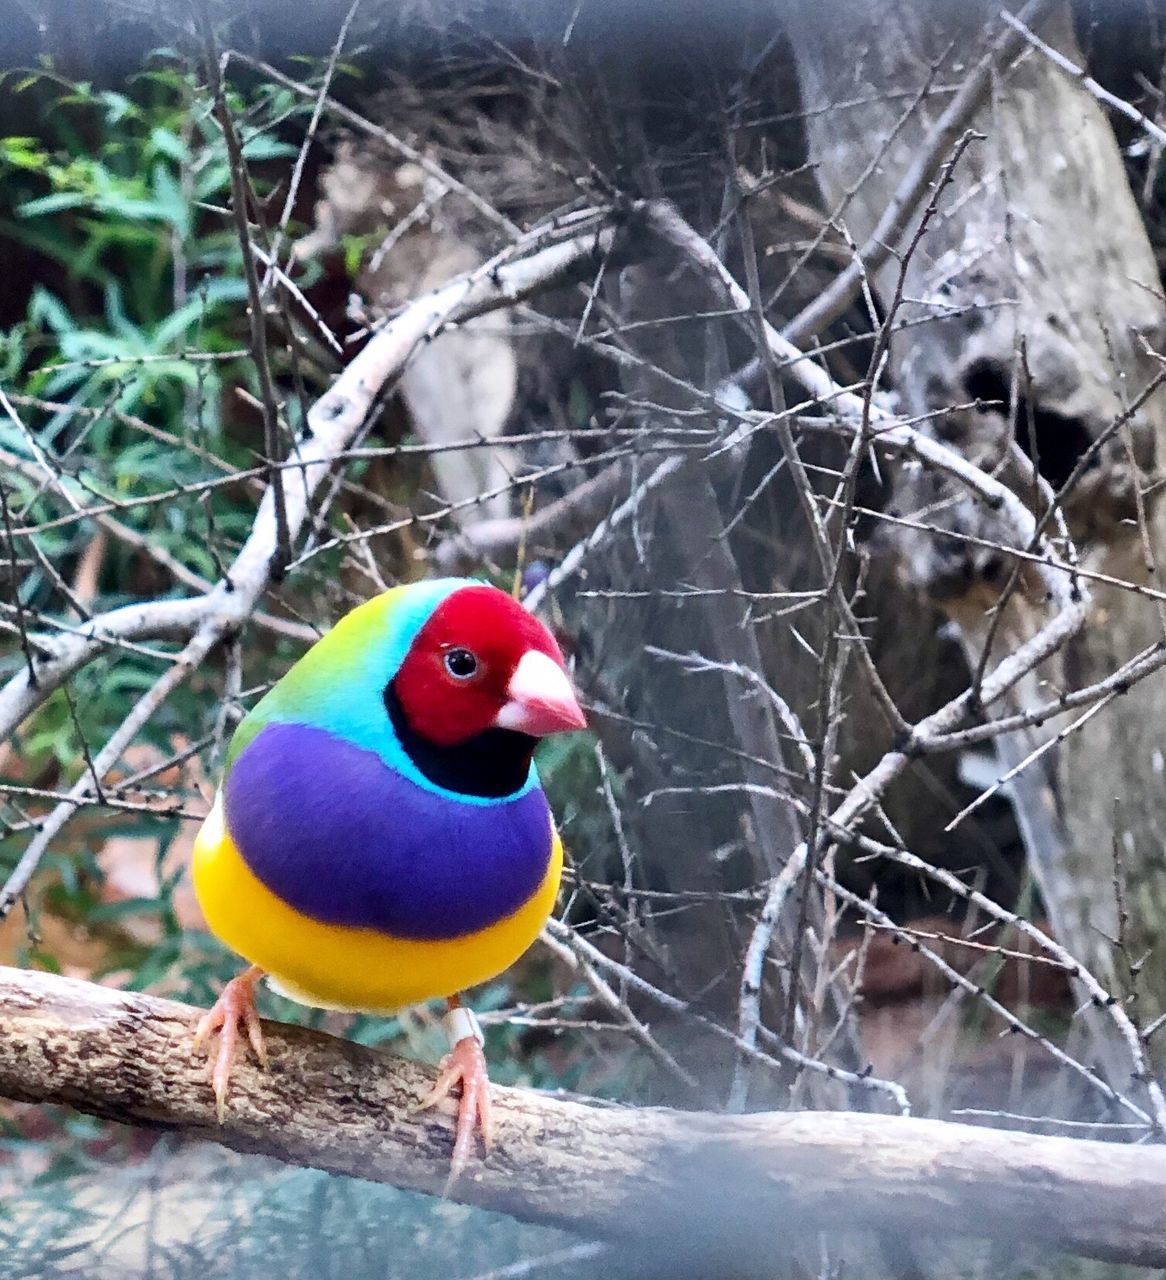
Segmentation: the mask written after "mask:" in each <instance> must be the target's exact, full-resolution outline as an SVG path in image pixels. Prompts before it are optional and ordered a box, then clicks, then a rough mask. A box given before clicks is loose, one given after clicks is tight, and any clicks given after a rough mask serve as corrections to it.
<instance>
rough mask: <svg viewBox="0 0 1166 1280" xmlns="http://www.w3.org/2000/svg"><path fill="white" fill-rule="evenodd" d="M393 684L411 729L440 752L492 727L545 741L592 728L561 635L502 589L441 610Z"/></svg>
mask: <svg viewBox="0 0 1166 1280" xmlns="http://www.w3.org/2000/svg"><path fill="white" fill-rule="evenodd" d="M393 687H394V689H395V691H396V694H397V698H398V700H399V702H400V704H401V708H402V710H403V711H404V713H405V716H406V718H407V719H408V721H409V725H410V727H411V728H412V729H413V730H414V732H416V733H418V734H420V735H421V737H423V738H425V739H426V740H427V741H428V742H430V743H432V744H433V745H434V746H439V747H452V746H457V745H458V744H460V743H462V742H466V741H468V740H469V739H470V738H473V737H475V736H476V735H477V734H479V733H483V732H484V731H485V730H487V729H513V730H516V731H517V732H519V733H525V734H529V735H530V736H531V737H534V738H542V737H546V736H547V735H548V734H551V733H561V732H563V731H565V730H568V729H582V728H584V727H585V726H586V724H587V721H586V718H585V717H584V715H583V712H582V710H581V709H580V707H579V702H578V699H577V698H576V697H575V693H574V690H573V689H572V688H571V682H570V680H569V679H568V677H567V670H566V665H565V663H564V661H563V654H562V651H561V650H560V649H559V646H558V644H557V643H556V642H555V638H554V636H552V635H551V633H550V632H549V631H548V630H547V629H546V627H544V626H543V624H542V623H541V622H539V620H538V619H537V618H535V617H534V616H533V615H532V614H530V613H528V612H527V611H526V610H525V609H524V608H523V607H522V605H520V604H519V603H518V601H517V600H512V599H511V598H510V596H508V595H506V593H505V592H503V591H499V590H498V589H497V588H496V587H487V586H481V587H477V586H474V587H462V588H461V589H460V590H458V591H455V592H454V593H453V595H451V596H449V597H447V598H446V599H445V600H444V601H443V602H442V603H441V604H440V605H438V607H437V608H436V609H435V610H434V612H433V616H432V617H431V618H430V619H429V621H428V622H427V623H426V624H425V625H424V626H423V627H422V628H421V631H420V632H419V634H418V636H417V638H416V640H414V641H413V644H412V646H411V647H410V649H409V652H408V654H407V655H406V657H405V661H404V662H403V663H402V664H401V669H400V671H398V673H397V676H396V679H395V680H394V681H393Z"/></svg>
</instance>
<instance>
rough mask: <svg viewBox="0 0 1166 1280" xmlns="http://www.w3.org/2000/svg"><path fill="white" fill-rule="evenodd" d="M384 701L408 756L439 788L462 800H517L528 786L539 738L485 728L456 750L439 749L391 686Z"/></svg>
mask: <svg viewBox="0 0 1166 1280" xmlns="http://www.w3.org/2000/svg"><path fill="white" fill-rule="evenodd" d="M384 697H385V710H386V711H387V712H388V713H389V720H390V721H391V723H392V726H393V729H394V731H395V732H396V735H397V738H398V740H399V741H400V743H401V746H402V747H403V748H404V750H405V754H406V755H407V756H408V757H409V759H410V760H412V761H413V763H414V764H415V765H416V766H417V768H418V769H419V770H420V771H421V773H422V774H423V775H424V776H425V777H426V778H428V779H429V781H430V782H432V783H434V784H435V785H436V786H439V787H444V788H445V789H446V790H447V791H456V792H457V793H458V794H459V795H463V796H488V797H490V798H491V799H497V798H498V797H501V796H508V795H512V794H513V793H514V792H515V791H517V790H519V788H520V787H522V785H523V784H524V783H525V782H526V775H527V774H528V773H529V772H530V761H531V757H532V756H533V755H534V749H535V746H536V745H537V742H538V739H537V738H532V737H531V736H530V735H529V734H526V733H516V732H515V731H514V730H513V729H486V730H484V731H483V732H482V733H478V734H475V735H474V736H473V737H472V738H469V739H467V740H466V741H465V742H459V743H458V744H457V746H453V747H438V746H434V744H433V743H432V742H429V741H427V740H426V739H425V738H423V737H422V736H421V735H420V734H419V733H418V732H417V731H416V730H415V729H414V728H413V727H412V725H410V724H409V721H408V719H407V718H406V716H405V709H404V708H403V707H402V706H401V700H400V699H399V698H398V697H397V691H396V689H395V688H394V687H393V684H392V682H390V683H389V685H388V686H387V687H386V688H385V695H384Z"/></svg>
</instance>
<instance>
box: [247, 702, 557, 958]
mask: <svg viewBox="0 0 1166 1280" xmlns="http://www.w3.org/2000/svg"><path fill="white" fill-rule="evenodd" d="M224 798H225V802H226V818H227V829H228V830H229V832H230V833H231V837H232V839H233V840H234V842H235V844H236V846H237V847H238V849H239V852H240V854H241V855H242V857H243V859H244V861H245V862H246V863H247V865H248V867H250V869H251V871H252V872H253V873H254V874H255V876H256V877H257V878H258V879H259V880H261V881H262V882H263V883H264V884H265V885H266V886H267V888H269V889H270V890H271V891H272V892H273V893H275V894H276V895H278V896H279V897H280V898H282V899H283V900H284V901H285V902H287V903H288V904H289V905H290V906H292V907H294V908H295V909H296V910H297V911H300V912H302V913H303V914H304V915H307V916H310V917H312V918H313V919H315V920H320V921H323V922H325V923H328V924H339V925H352V926H356V927H363V928H369V929H377V930H379V931H381V932H384V933H388V934H392V935H394V936H396V937H401V938H421V939H425V938H429V939H436V938H453V937H458V936H460V935H462V934H466V933H472V932H474V931H476V930H478V929H483V928H486V927H487V926H488V925H491V924H494V923H495V922H497V921H498V920H501V919H502V918H503V917H505V916H507V915H509V914H510V913H511V912H513V911H515V910H516V909H517V908H518V907H520V906H521V905H522V904H523V903H524V902H525V901H526V900H527V899H528V898H530V896H531V895H532V894H533V893H534V892H535V890H536V889H537V888H538V887H539V885H540V884H542V881H543V879H544V877H545V875H546V872H547V867H548V864H549V862H550V856H551V844H552V838H553V837H552V832H551V819H550V812H549V810H548V808H547V802H546V798H545V797H544V795H543V793H542V791H541V790H539V788H538V787H534V788H533V789H531V790H529V791H527V792H526V793H525V794H523V795H520V796H518V797H516V798H514V799H510V800H503V801H500V802H497V803H493V804H473V803H464V802H462V801H460V800H458V799H456V798H454V797H450V796H445V795H441V794H438V793H435V792H432V791H429V790H428V789H426V788H423V787H421V786H418V785H417V784H416V783H415V782H412V781H411V780H410V779H409V778H406V777H404V776H403V775H401V774H399V773H396V772H395V771H394V770H392V769H390V768H389V767H388V765H386V764H385V763H384V762H383V761H382V760H381V759H380V757H379V756H377V755H374V754H373V753H372V752H370V751H365V750H364V749H363V748H361V747H357V746H354V745H352V744H351V743H349V742H346V741H344V740H343V739H341V738H337V737H335V736H334V735H332V734H330V733H328V732H326V731H325V730H323V729H316V728H312V727H310V726H308V725H302V724H269V725H266V726H265V727H264V728H263V729H262V730H261V731H260V732H259V733H258V734H257V735H256V737H255V738H254V739H253V740H252V742H251V743H250V744H249V745H248V746H247V748H246V749H245V750H244V751H243V753H242V754H241V755H240V756H239V758H238V759H237V760H236V761H235V763H234V765H233V766H232V768H231V771H230V773H229V774H228V775H227V780H226V783H225V784H224Z"/></svg>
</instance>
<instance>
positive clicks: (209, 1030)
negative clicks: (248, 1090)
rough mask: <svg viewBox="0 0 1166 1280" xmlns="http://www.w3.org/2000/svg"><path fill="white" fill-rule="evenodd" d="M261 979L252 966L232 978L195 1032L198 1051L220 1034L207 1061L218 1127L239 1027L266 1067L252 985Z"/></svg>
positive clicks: (221, 1118)
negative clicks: (216, 1034)
mask: <svg viewBox="0 0 1166 1280" xmlns="http://www.w3.org/2000/svg"><path fill="white" fill-rule="evenodd" d="M262 977H263V970H262V969H260V968H259V966H258V965H252V966H251V968H250V969H245V970H244V971H243V972H242V973H241V974H239V975H238V976H237V977H234V978H232V979H231V981H230V982H228V983H227V985H226V986H225V987H224V988H223V989H222V991H221V992H220V993H219V998H218V999H217V1000H216V1001H215V1003H214V1005H213V1006H212V1007H211V1009H210V1010H209V1011H208V1012H207V1013H204V1014H203V1016H202V1017H201V1018H200V1019H199V1021H198V1026H196V1027H195V1029H194V1047H195V1049H201V1048H202V1047H203V1046H204V1045H205V1044H206V1043H207V1041H209V1040H210V1038H211V1036H212V1035H214V1033H215V1032H216V1031H217V1032H218V1033H219V1047H218V1050H217V1051H212V1052H211V1053H210V1054H209V1056H208V1059H207V1076H208V1079H209V1080H210V1082H211V1087H212V1088H213V1089H214V1091H215V1106H216V1109H217V1111H218V1113H219V1124H222V1123H223V1118H224V1116H225V1115H226V1111H227V1085H228V1083H229V1082H230V1079H231V1067H232V1065H233V1064H234V1061H235V1046H236V1044H237V1043H238V1041H239V1026H240V1024H242V1025H243V1027H244V1029H245V1030H246V1032H247V1039H248V1040H249V1041H250V1044H251V1048H252V1051H253V1052H254V1054H255V1057H256V1058H257V1059H258V1060H259V1065H260V1066H261V1067H266V1066H267V1046H266V1045H265V1044H264V1043H263V1028H262V1027H261V1026H260V1023H259V1014H258V1013H257V1012H256V1009H255V984H256V983H257V982H258V981H259V979H260V978H262Z"/></svg>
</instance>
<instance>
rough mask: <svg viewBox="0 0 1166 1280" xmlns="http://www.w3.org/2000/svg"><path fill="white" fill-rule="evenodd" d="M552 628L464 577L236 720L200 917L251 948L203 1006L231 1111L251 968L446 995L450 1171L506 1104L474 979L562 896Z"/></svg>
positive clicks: (313, 664)
mask: <svg viewBox="0 0 1166 1280" xmlns="http://www.w3.org/2000/svg"><path fill="white" fill-rule="evenodd" d="M585 723H586V722H585V719H584V716H583V712H582V711H581V710H580V707H579V703H578V701H577V699H576V697H575V694H574V692H573V690H572V688H571V683H570V680H569V679H568V676H567V672H566V668H565V664H564V660H563V655H562V652H561V651H560V649H559V646H558V644H557V643H556V641H555V639H554V637H553V636H552V635H551V634H550V632H549V631H548V630H547V629H546V627H544V626H543V624H542V623H541V622H539V621H538V620H537V619H536V618H534V617H533V616H532V615H531V614H530V613H528V612H527V611H526V610H525V609H524V608H523V607H522V605H521V604H519V603H518V602H517V601H516V600H513V599H512V598H511V597H510V596H508V595H506V594H505V593H504V592H502V591H499V590H498V589H497V588H495V587H491V586H487V585H486V584H484V583H479V582H473V581H470V580H468V579H461V578H457V579H455V578H446V579H441V580H437V581H432V582H421V583H414V584H412V585H409V586H404V587H396V588H394V589H393V590H391V591H386V592H385V593H384V594H383V595H380V596H377V597H376V598H375V599H372V600H370V601H368V602H367V603H365V604H362V605H360V606H359V607H358V608H356V609H354V610H353V611H352V612H351V613H349V614H348V615H347V616H346V617H344V618H342V619H341V621H340V622H339V623H338V624H337V625H336V626H335V627H334V628H333V630H332V631H330V632H329V633H328V634H327V635H326V636H324V638H323V639H321V640H320V641H318V642H317V643H316V644H315V645H314V646H313V647H312V648H311V649H310V650H308V652H307V653H306V654H305V655H304V656H303V657H302V658H301V659H300V660H299V662H297V663H296V664H295V666H293V667H292V668H291V670H290V671H288V673H287V674H286V675H285V676H284V677H283V678H282V679H281V680H280V681H279V682H278V683H277V684H276V685H275V686H274V687H273V688H272V689H271V690H270V692H269V693H268V694H267V695H266V696H265V697H264V698H263V699H262V700H261V701H260V702H259V703H257V704H256V706H255V708H254V709H253V710H252V711H251V713H250V714H249V715H248V716H247V717H246V718H245V719H244V720H243V721H242V722H241V723H240V725H239V727H238V729H237V730H236V731H235V735H234V737H233V738H232V740H231V744H230V747H229V749H228V752H227V760H226V770H225V774H224V777H223V781H222V785H221V786H220V788H219V791H218V793H217V795H216V796H215V800H214V805H213V807H212V809H211V811H210V813H209V814H208V816H207V818H206V820H205V821H204V823H203V826H202V829H201V830H200V832H199V834H198V838H197V840H196V842H195V848H194V864H193V876H194V888H195V892H196V894H197V896H198V900H199V903H200V905H201V906H202V910H203V913H204V915H205V916H206V920H207V924H208V925H209V926H210V928H211V930H212V932H214V933H215V934H216V935H217V936H218V937H219V938H221V939H222V940H223V941H224V942H225V943H226V944H227V945H228V946H229V947H231V948H232V949H233V950H234V951H236V952H238V953H239V955H241V956H243V957H244V958H245V959H246V960H247V961H248V962H249V965H250V967H249V968H248V969H246V970H245V971H244V972H243V973H241V974H240V975H239V976H238V977H236V978H233V979H232V980H231V981H230V982H229V983H227V985H226V987H224V989H223V991H222V994H221V995H220V996H219V999H218V1001H217V1002H216V1003H215V1005H214V1007H213V1008H212V1009H211V1010H210V1012H209V1013H207V1014H206V1016H205V1017H204V1018H203V1019H202V1020H201V1022H200V1023H199V1025H198V1027H197V1029H196V1032H195V1043H196V1045H198V1046H202V1045H204V1044H206V1043H207V1041H208V1040H209V1039H210V1037H211V1036H212V1035H213V1034H214V1033H215V1032H218V1033H219V1043H218V1048H217V1051H212V1053H211V1058H210V1069H211V1076H210V1078H211V1082H212V1085H213V1088H214V1094H215V1098H216V1101H217V1104H218V1108H219V1116H220V1119H221V1118H222V1116H223V1114H224V1108H225V1105H226V1097H227V1087H228V1083H229V1078H230V1072H231V1065H232V1062H233V1059H234V1054H235V1048H236V1045H237V1042H238V1036H239V1030H240V1027H241V1028H242V1029H243V1030H244V1032H245V1033H246V1035H247V1037H248V1039H249V1041H250V1043H251V1046H252V1049H253V1050H254V1052H255V1055H256V1057H257V1058H258V1059H259V1061H260V1062H261V1063H265V1062H266V1054H265V1050H264V1044H263V1036H262V1032H261V1030H260V1024H259V1018H258V1015H257V1014H256V1011H255V999H254V993H255V985H256V983H257V982H258V981H259V980H260V979H262V978H264V977H266V979H267V981H268V982H269V983H270V984H271V985H272V986H273V987H274V988H275V989H276V990H278V991H280V992H281V993H282V994H284V995H286V996H289V997H291V998H292V999H293V1000H297V1001H300V1002H301V1003H303V1004H309V1005H314V1006H317V1007H320V1008H325V1009H344V1010H350V1011H360V1012H367V1013H391V1012H395V1011H396V1010H398V1009H402V1008H405V1007H406V1006H408V1005H413V1004H419V1003H421V1002H422V1001H426V1000H431V999H435V998H438V997H444V998H446V999H447V1001H448V1005H449V1014H448V1023H447V1025H448V1030H449V1035H450V1043H451V1052H450V1054H449V1055H448V1056H447V1058H446V1059H445V1060H444V1061H443V1062H442V1066H441V1072H440V1075H439V1077H438V1080H437V1084H436V1085H435V1087H434V1089H433V1091H432V1093H431V1094H430V1095H429V1097H428V1098H427V1099H426V1100H425V1103H424V1104H423V1105H425V1106H432V1105H433V1104H434V1103H436V1102H438V1101H439V1100H440V1099H441V1098H444V1097H445V1096H447V1095H448V1094H449V1093H450V1092H451V1091H452V1090H453V1089H454V1087H455V1086H456V1085H458V1084H459V1083H460V1084H461V1099H460V1102H459V1105H458V1118H457V1130H456V1138H455V1142H454V1151H453V1160H452V1165H451V1180H452V1179H453V1178H455V1177H456V1176H457V1174H458V1173H459V1172H460V1171H461V1170H462V1168H464V1166H465V1164H466V1162H467V1160H468V1158H469V1154H470V1150H471V1147H472V1144H473V1139H474V1133H475V1130H476V1129H480V1131H481V1134H482V1137H483V1140H484V1141H485V1143H486V1144H487V1146H488V1145H489V1142H490V1138H491V1132H492V1129H491V1119H490V1105H489V1089H488V1083H489V1082H488V1078H487V1073H486V1062H485V1057H484V1054H483V1052H482V1039H481V1031H480V1030H479V1029H478V1026H477V1021H476V1019H475V1018H474V1017H473V1014H472V1013H471V1012H470V1011H469V1010H468V1009H466V1008H464V1007H463V1006H462V1005H461V1001H460V996H459V993H460V992H461V991H463V990H465V989H466V988H467V987H472V986H474V985H476V984H477V983H480V982H485V981H487V980H488V979H490V978H493V977H495V976H496V975H497V974H499V973H501V972H502V970H503V969H505V968H507V967H508V966H509V965H510V964H512V963H513V962H514V961H515V960H516V959H517V958H518V957H519V956H520V955H521V954H522V953H523V952H524V951H525V950H526V949H527V947H528V946H530V944H531V943H532V942H533V941H534V939H535V937H536V936H537V935H538V932H539V930H540V929H541V928H542V926H543V924H544V922H545V921H546V919H547V916H548V915H549V914H550V912H551V909H552V907H553V906H554V902H555V897H556V894H557V892H558V887H559V875H560V872H561V869H562V861H563V851H562V845H561V844H560V841H559V837H558V834H557V833H556V831H555V828H554V823H553V821H552V819H551V814H550V810H549V808H548V806H547V801H546V797H545V796H544V795H543V792H542V789H541V787H540V786H539V779H538V773H537V771H536V770H535V766H534V764H533V763H532V754H533V752H534V748H535V745H536V743H537V741H538V740H539V739H540V738H542V737H545V736H546V735H548V734H552V733H558V732H561V731H565V730H571V729H581V728H583V727H584V725H585Z"/></svg>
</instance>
